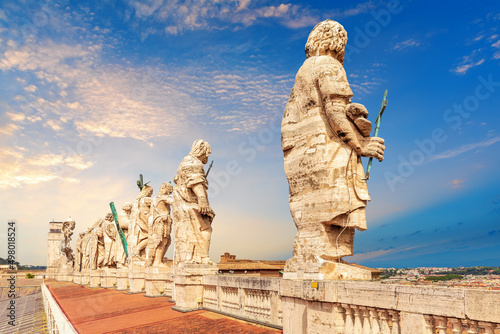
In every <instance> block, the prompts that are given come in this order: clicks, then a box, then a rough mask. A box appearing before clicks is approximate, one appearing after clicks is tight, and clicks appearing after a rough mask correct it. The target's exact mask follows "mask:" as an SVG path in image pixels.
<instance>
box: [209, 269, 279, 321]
mask: <svg viewBox="0 0 500 334" xmlns="http://www.w3.org/2000/svg"><path fill="white" fill-rule="evenodd" d="M203 308H205V309H208V310H211V311H216V312H220V313H224V314H228V315H231V316H234V317H237V318H241V319H245V320H249V321H253V322H257V323H261V324H265V325H268V326H272V327H277V328H281V327H282V324H283V315H282V311H281V299H280V298H279V279H278V278H274V277H269V278H264V277H241V276H240V277H235V276H224V275H219V276H204V277H203Z"/></svg>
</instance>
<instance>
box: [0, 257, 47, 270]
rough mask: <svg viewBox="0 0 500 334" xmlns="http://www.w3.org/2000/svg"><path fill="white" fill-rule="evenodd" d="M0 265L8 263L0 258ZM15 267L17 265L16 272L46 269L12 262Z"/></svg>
mask: <svg viewBox="0 0 500 334" xmlns="http://www.w3.org/2000/svg"><path fill="white" fill-rule="evenodd" d="M2 264H9V261H8V260H6V259H4V258H2V257H0V265H2ZM14 264H15V265H17V269H18V270H45V269H47V267H46V266H23V265H21V264H20V263H19V262H17V261H16V262H14Z"/></svg>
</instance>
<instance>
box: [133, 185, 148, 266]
mask: <svg viewBox="0 0 500 334" xmlns="http://www.w3.org/2000/svg"><path fill="white" fill-rule="evenodd" d="M152 194H153V187H151V186H150V185H145V186H144V187H143V188H142V190H141V192H140V193H139V195H138V196H137V198H136V199H135V201H134V205H133V207H132V213H131V222H132V224H133V226H132V228H133V231H132V237H131V243H130V248H131V250H132V254H131V255H132V256H134V257H135V258H137V259H138V260H144V259H145V258H146V251H145V249H146V246H147V244H148V235H149V234H148V229H149V228H148V219H149V214H150V211H151V202H152V201H153V199H152V198H151V195H152ZM129 233H130V232H129Z"/></svg>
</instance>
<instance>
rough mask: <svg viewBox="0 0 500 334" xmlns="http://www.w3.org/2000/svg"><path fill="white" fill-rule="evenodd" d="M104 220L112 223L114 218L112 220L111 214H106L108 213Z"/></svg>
mask: <svg viewBox="0 0 500 334" xmlns="http://www.w3.org/2000/svg"><path fill="white" fill-rule="evenodd" d="M104 219H105V220H107V221H108V222H111V221H113V220H114V218H113V214H112V213H111V212H108V213H107V214H106V217H105V218H104Z"/></svg>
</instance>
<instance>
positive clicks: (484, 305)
mask: <svg viewBox="0 0 500 334" xmlns="http://www.w3.org/2000/svg"><path fill="white" fill-rule="evenodd" d="M465 315H466V316H467V317H468V318H470V319H481V320H482V321H490V322H495V323H498V324H500V291H484V290H469V289H468V290H465Z"/></svg>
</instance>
